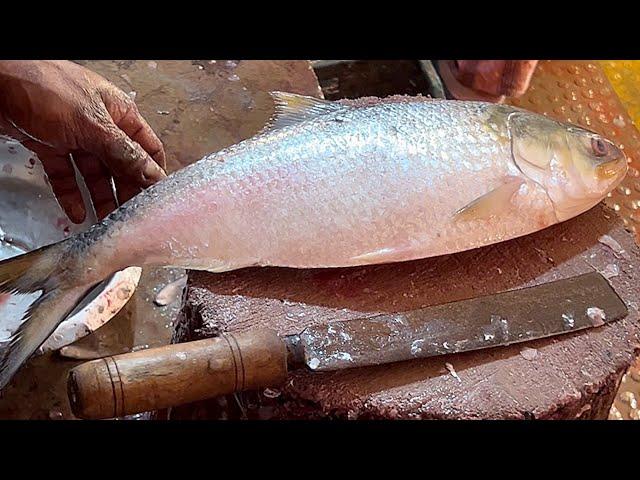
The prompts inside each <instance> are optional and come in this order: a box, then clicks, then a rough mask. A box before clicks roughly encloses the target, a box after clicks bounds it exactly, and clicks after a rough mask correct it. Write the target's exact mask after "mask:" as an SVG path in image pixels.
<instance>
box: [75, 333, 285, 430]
mask: <svg viewBox="0 0 640 480" xmlns="http://www.w3.org/2000/svg"><path fill="white" fill-rule="evenodd" d="M286 377H287V351H286V346H285V342H284V341H283V339H282V338H280V337H279V336H278V335H277V334H276V333H275V332H274V331H272V330H251V331H247V332H243V333H233V334H231V333H226V334H223V335H221V336H219V337H215V338H208V339H206V340H199V341H195V342H188V343H179V344H175V345H168V346H166V347H159V348H152V349H149V350H141V351H138V352H133V353H125V354H122V355H116V356H113V357H106V358H101V359H99V360H92V361H90V362H87V363H83V364H81V365H79V366H77V367H75V368H74V369H72V370H71V372H70V373H69V380H68V394H69V401H70V403H71V408H72V410H73V413H74V414H75V415H76V416H77V417H79V418H84V419H103V418H115V417H122V416H125V415H130V414H133V413H139V412H147V411H151V410H157V409H161V408H168V407H172V406H176V405H181V404H184V403H189V402H195V401H198V400H204V399H207V398H212V397H216V396H219V395H225V394H230V393H233V392H239V391H242V390H252V389H257V388H260V387H268V386H276V385H279V384H281V383H283V382H284V381H285V380H286Z"/></svg>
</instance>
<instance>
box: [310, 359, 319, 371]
mask: <svg viewBox="0 0 640 480" xmlns="http://www.w3.org/2000/svg"><path fill="white" fill-rule="evenodd" d="M307 365H308V366H309V368H310V369H311V370H315V369H316V368H318V367H319V366H320V360H318V359H317V358H312V359H311V360H309V362H308V363H307Z"/></svg>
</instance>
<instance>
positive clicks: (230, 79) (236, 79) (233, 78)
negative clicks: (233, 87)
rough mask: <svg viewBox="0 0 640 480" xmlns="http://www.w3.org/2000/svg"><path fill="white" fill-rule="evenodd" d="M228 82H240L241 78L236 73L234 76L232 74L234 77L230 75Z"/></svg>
mask: <svg viewBox="0 0 640 480" xmlns="http://www.w3.org/2000/svg"><path fill="white" fill-rule="evenodd" d="M228 80H229V81H230V82H237V81H238V80H240V77H239V76H238V75H236V74H235V73H234V74H232V75H229V78H228Z"/></svg>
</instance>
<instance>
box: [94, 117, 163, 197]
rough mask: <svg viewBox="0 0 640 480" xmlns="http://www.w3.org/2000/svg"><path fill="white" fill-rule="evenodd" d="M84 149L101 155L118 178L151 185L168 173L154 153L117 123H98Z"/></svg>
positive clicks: (143, 185)
mask: <svg viewBox="0 0 640 480" xmlns="http://www.w3.org/2000/svg"><path fill="white" fill-rule="evenodd" d="M90 137H91V138H90V141H89V142H88V143H87V145H86V147H85V150H87V151H89V152H91V153H92V154H93V155H95V156H98V157H99V158H101V159H102V161H103V162H104V163H105V164H106V165H107V166H108V167H109V170H111V172H112V173H113V176H114V177H116V178H127V179H128V180H131V181H133V182H134V183H135V184H137V185H140V186H141V187H148V186H150V185H152V184H154V183H155V182H157V181H159V180H162V179H163V178H165V177H166V176H167V175H166V173H165V172H164V170H163V169H162V168H160V166H159V165H158V164H157V163H156V162H155V161H154V160H153V159H152V158H151V156H150V155H149V154H148V153H147V152H146V151H145V150H144V149H143V148H142V147H141V146H140V145H139V144H138V143H136V142H134V141H133V140H132V139H131V138H129V136H127V134H126V133H125V132H123V131H122V130H120V129H119V128H118V127H117V126H116V125H115V124H107V125H99V126H96V128H95V131H94V132H93V135H90Z"/></svg>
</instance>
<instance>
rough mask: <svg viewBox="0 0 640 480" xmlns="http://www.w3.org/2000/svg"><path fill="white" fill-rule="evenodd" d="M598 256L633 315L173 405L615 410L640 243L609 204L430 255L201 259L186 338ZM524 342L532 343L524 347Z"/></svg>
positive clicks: (184, 414)
mask: <svg viewBox="0 0 640 480" xmlns="http://www.w3.org/2000/svg"><path fill="white" fill-rule="evenodd" d="M593 270H598V271H600V272H602V273H603V274H604V275H605V276H607V277H609V282H610V283H611V285H612V286H613V287H614V288H615V290H616V291H617V292H618V294H619V295H620V296H621V298H622V299H623V300H624V301H625V302H626V303H627V305H628V307H629V315H628V316H627V317H626V318H625V319H624V320H620V321H617V322H614V323H612V324H609V325H607V326H604V327H602V328H598V329H590V330H588V331H583V332H576V333H573V334H567V335H564V336H561V337H555V338H551V339H544V340H538V341H534V342H529V343H526V344H519V345H512V346H509V347H498V348H493V349H489V350H482V351H476V352H467V353H464V354H456V355H448V356H441V357H434V358H429V359H424V360H413V361H407V362H402V363H396V364H392V365H383V366H377V367H367V368H359V369H352V370H344V371H339V372H329V373H311V372H307V371H295V372H293V373H292V374H291V376H290V379H289V382H288V383H287V384H286V385H284V386H281V387H279V388H277V389H276V388H274V389H266V390H264V391H261V392H250V393H244V394H239V395H236V396H230V397H225V398H219V399H213V400H210V401H206V402H200V403H198V404H193V405H188V406H183V407H178V408H174V409H172V411H171V414H170V418H234V417H240V418H243V417H246V418H350V419H354V418H367V419H370V418H381V419H390V418H405V419H416V418H441V419H513V418H606V416H607V413H608V410H609V408H610V406H611V403H612V402H613V399H614V395H615V392H616V389H617V387H618V384H619V382H620V379H621V377H622V375H623V373H624V372H625V370H626V369H627V368H628V367H629V365H630V364H631V362H632V361H633V358H634V353H637V351H638V350H640V317H639V312H638V302H640V297H639V295H638V294H639V293H640V252H639V249H638V247H637V246H636V244H635V242H634V238H633V236H632V235H631V234H630V233H628V232H627V231H625V230H624V228H623V225H622V222H621V220H620V219H619V217H618V216H617V215H616V214H615V213H614V212H613V211H611V210H609V209H608V208H607V207H605V206H603V205H600V206H598V207H596V208H594V209H592V210H591V211H589V212H587V213H585V214H583V215H581V216H579V217H577V218H575V219H572V220H570V221H568V222H565V223H563V224H560V225H556V226H554V227H551V228H548V229H546V230H543V231H541V232H538V233H536V234H533V235H530V236H527V237H523V238H520V239H516V240H513V241H509V242H505V243H501V244H497V245H492V246H489V247H486V248H481V249H476V250H472V251H468V252H463V253H459V254H455V255H448V256H442V257H436V258H431V259H424V260H420V261H413V262H404V263H394V264H387V265H376V266H368V267H356V268H346V269H326V270H322V269H318V270H294V269H280V268H268V269H246V270H242V271H236V272H230V273H226V274H218V275H215V274H207V273H201V272H191V273H190V276H189V283H188V288H187V290H186V293H185V296H186V298H185V306H184V308H183V311H182V314H181V318H180V320H179V325H178V329H177V331H176V337H175V341H188V340H194V339H199V338H203V337H207V336H214V335H216V334H217V333H219V332H221V331H243V330H247V329H250V328H253V327H256V326H270V327H272V328H275V329H276V330H278V331H279V332H280V333H282V334H291V333H296V332H300V331H301V330H303V329H304V328H305V327H307V326H309V325H312V324H314V323H320V322H321V323H326V322H331V321H334V320H344V319H349V318H356V317H361V316H373V315H376V314H379V313H382V312H397V311H403V310H409V309H414V308H420V307H424V306H427V305H435V304H440V303H445V302H450V301H455V300H461V299H464V298H470V297H475V296H479V295H486V294H491V293H497V292H501V291H505V290H511V289H516V288H521V287H526V286H531V285H535V284H539V283H543V282H548V281H552V280H557V279H560V278H566V277H571V276H574V275H578V274H582V273H586V272H589V271H593ZM525 348H527V349H533V350H527V351H526V353H525V355H523V349H525ZM525 357H526V358H525ZM446 364H449V367H450V368H449V369H447V368H446ZM451 369H453V371H455V372H456V376H454V375H452V371H451Z"/></svg>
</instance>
